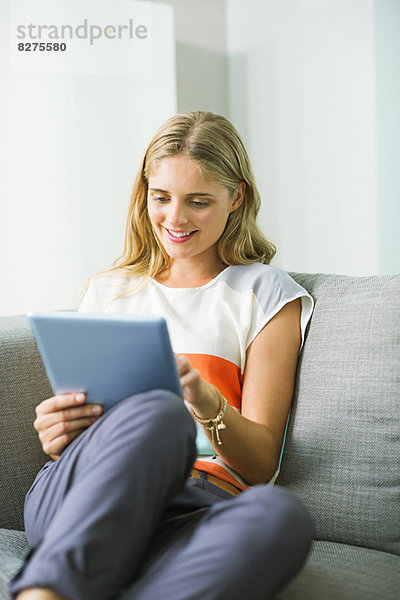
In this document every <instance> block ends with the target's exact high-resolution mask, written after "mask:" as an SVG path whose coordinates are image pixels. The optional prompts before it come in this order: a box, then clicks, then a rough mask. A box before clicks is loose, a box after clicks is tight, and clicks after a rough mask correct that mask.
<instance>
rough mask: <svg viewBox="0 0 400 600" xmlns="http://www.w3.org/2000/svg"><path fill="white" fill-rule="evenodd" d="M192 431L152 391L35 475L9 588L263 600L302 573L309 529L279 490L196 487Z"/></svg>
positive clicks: (180, 410) (125, 404) (164, 395)
mask: <svg viewBox="0 0 400 600" xmlns="http://www.w3.org/2000/svg"><path fill="white" fill-rule="evenodd" d="M195 435H196V431H195V426H194V423H193V420H192V417H191V416H190V414H189V412H188V411H187V409H186V407H185V406H184V404H183V402H182V400H181V399H180V398H178V397H177V396H175V395H174V394H172V393H170V392H166V391H164V390H153V391H151V392H147V393H145V394H138V395H136V396H132V397H130V398H126V399H125V400H123V401H121V402H119V403H117V404H116V405H115V406H114V407H113V408H112V409H111V410H109V411H108V412H107V413H105V414H104V415H103V417H102V418H101V419H99V420H98V421H97V422H95V423H94V424H93V425H92V426H90V427H89V428H88V429H87V430H86V431H85V432H84V433H82V434H81V435H80V436H79V437H78V438H76V439H75V440H74V441H73V442H72V443H71V444H70V445H69V446H68V447H67V448H66V449H65V450H64V452H63V454H62V455H61V457H60V458H59V459H58V460H57V461H56V462H49V463H46V465H45V466H44V467H43V469H42V470H41V471H40V472H39V473H38V475H37V477H36V479H35V481H34V483H33V485H32V487H31V489H30V490H29V492H28V494H27V496H26V501H25V527H26V532H27V536H28V540H29V543H30V545H31V548H32V550H31V552H30V554H29V555H28V558H27V560H26V562H25V564H24V566H23V568H22V569H21V571H20V572H19V573H18V574H17V575H16V576H15V577H14V579H13V581H12V582H11V584H10V592H11V594H12V597H13V598H15V596H16V594H17V592H18V591H20V590H21V589H23V588H27V587H48V588H51V589H53V590H54V591H56V592H58V593H59V594H60V595H62V596H65V597H66V598H68V599H70V600H103V599H104V600H106V599H113V598H122V599H125V600H158V599H160V600H161V599H167V600H189V599H190V600H222V599H227V600H228V599H229V600H243V598H251V600H258V599H259V600H265V599H267V598H270V597H272V596H273V594H274V593H276V592H277V591H278V590H279V589H281V588H282V586H283V585H284V584H285V583H286V582H287V581H288V580H289V579H290V578H292V577H293V576H294V575H295V574H296V573H297V572H298V571H299V569H300V568H301V566H302V564H303V563H304V560H305V558H306V556H307V553H308V550H309V547H310V544H311V538H312V534H313V527H312V523H311V521H310V517H309V516H308V514H307V512H306V511H305V509H304V507H303V506H302V505H301V503H300V502H299V501H298V500H297V499H296V498H295V497H293V496H292V495H291V494H290V493H289V492H287V491H286V490H284V489H283V488H279V487H277V486H275V487H272V486H264V485H261V486H254V487H252V488H251V489H249V490H248V491H245V492H243V493H242V494H240V495H239V496H231V495H230V494H228V493H227V492H224V491H222V490H220V489H219V488H217V487H215V486H213V485H212V484H210V483H209V482H207V481H205V480H202V479H188V475H189V472H190V469H191V467H192V464H193V462H194V460H195V456H196V446H195Z"/></svg>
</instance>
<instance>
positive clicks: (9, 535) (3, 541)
mask: <svg viewBox="0 0 400 600" xmlns="http://www.w3.org/2000/svg"><path fill="white" fill-rule="evenodd" d="M28 552H29V544H28V540H27V539H26V535H25V533H24V532H23V531H11V530H7V529H0V598H1V599H2V600H5V599H6V598H9V594H8V587H7V586H8V582H9V581H10V579H11V578H12V577H13V576H14V575H15V573H16V572H17V571H18V570H19V569H20V567H21V566H22V563H23V561H24V558H25V556H26V555H27V554H28Z"/></svg>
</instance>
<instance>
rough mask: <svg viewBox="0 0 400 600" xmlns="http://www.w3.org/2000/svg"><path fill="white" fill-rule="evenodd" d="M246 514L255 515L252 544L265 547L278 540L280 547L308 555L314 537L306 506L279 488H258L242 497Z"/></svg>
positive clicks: (253, 516) (253, 517)
mask: <svg viewBox="0 0 400 600" xmlns="http://www.w3.org/2000/svg"><path fill="white" fill-rule="evenodd" d="M242 498H243V500H244V504H245V506H246V511H248V513H249V514H251V515H252V520H253V522H254V525H255V526H254V528H252V529H253V531H252V533H251V535H252V536H255V537H253V539H252V542H253V544H254V543H257V540H258V543H259V544H260V546H261V547H262V546H263V544H264V543H265V542H266V541H267V540H271V539H272V538H273V539H275V542H276V544H277V545H278V546H280V547H282V549H284V548H285V547H289V548H297V549H298V550H299V552H300V553H302V552H303V553H304V554H307V552H308V550H309V548H310V546H311V541H312V538H313V536H314V525H313V522H312V519H311V517H310V515H309V513H308V511H307V510H306V508H305V507H304V505H303V504H302V503H301V502H300V500H298V498H296V496H294V495H293V494H291V493H290V492H289V491H287V490H285V489H284V488H282V487H279V486H255V487H253V488H252V489H251V490H249V491H247V492H244V493H243V495H242Z"/></svg>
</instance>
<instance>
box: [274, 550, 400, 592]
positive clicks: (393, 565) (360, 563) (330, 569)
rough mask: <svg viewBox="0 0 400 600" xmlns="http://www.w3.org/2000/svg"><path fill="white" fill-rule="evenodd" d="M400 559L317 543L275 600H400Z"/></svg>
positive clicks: (375, 552)
mask: <svg viewBox="0 0 400 600" xmlns="http://www.w3.org/2000/svg"><path fill="white" fill-rule="evenodd" d="M399 590H400V557H398V556H396V555H394V554H387V553H386V552H379V551H377V550H368V549H366V548H357V547H355V546H347V545H345V544H336V543H334V542H321V541H319V542H314V544H313V547H312V550H311V552H310V554H309V556H308V558H307V562H306V564H305V566H304V568H303V570H302V571H300V573H299V575H298V576H297V577H296V578H295V579H293V581H291V582H290V583H289V584H288V585H287V586H286V587H285V588H284V589H283V590H282V591H281V592H280V593H279V594H276V595H275V596H274V600H321V598H324V600H360V599H361V598H362V600H377V599H378V598H379V600H397V599H398V597H399Z"/></svg>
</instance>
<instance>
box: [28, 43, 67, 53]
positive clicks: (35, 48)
mask: <svg viewBox="0 0 400 600" xmlns="http://www.w3.org/2000/svg"><path fill="white" fill-rule="evenodd" d="M66 49H67V44H66V43H65V42H61V44H59V43H58V42H46V43H45V42H21V43H19V44H18V50H19V51H20V52H60V51H61V52H65V50H66Z"/></svg>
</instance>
